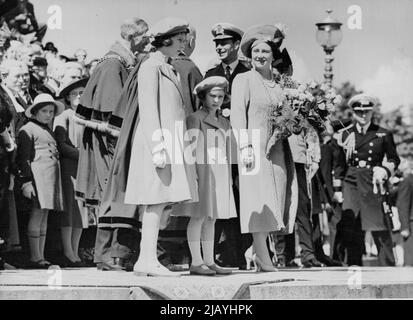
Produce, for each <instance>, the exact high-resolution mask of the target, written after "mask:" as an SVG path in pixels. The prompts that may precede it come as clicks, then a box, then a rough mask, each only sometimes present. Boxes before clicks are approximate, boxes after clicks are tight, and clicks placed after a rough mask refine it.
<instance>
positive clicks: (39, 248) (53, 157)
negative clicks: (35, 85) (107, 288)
mask: <svg viewBox="0 0 413 320" xmlns="http://www.w3.org/2000/svg"><path fill="white" fill-rule="evenodd" d="M63 110H64V105H63V104H62V103H60V102H57V101H55V100H54V99H53V98H52V96H50V95H49V94H39V95H38V96H37V97H36V98H35V99H34V103H33V105H31V106H30V107H29V108H28V109H27V110H26V116H27V117H28V118H30V120H29V122H28V123H27V124H25V125H24V126H23V127H21V129H20V132H19V139H18V141H19V146H18V156H17V162H18V166H19V171H20V178H21V179H22V182H23V186H22V192H23V195H24V196H25V197H26V198H28V199H31V200H32V204H33V208H32V211H31V213H30V219H29V225H28V228H27V234H28V238H29V246H30V267H32V268H48V267H49V266H50V265H51V263H50V262H48V261H47V260H45V258H44V247H45V243H46V232H47V218H48V214H49V211H50V210H56V211H62V210H63V195H62V187H61V177H60V165H59V152H58V149H57V142H56V140H55V138H54V135H53V132H52V130H51V129H50V128H51V124H52V121H53V119H54V117H55V116H57V115H59V114H60V113H62V112H63Z"/></svg>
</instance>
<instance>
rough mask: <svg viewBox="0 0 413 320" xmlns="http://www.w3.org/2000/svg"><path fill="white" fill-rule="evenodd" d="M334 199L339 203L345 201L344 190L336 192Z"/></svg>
mask: <svg viewBox="0 0 413 320" xmlns="http://www.w3.org/2000/svg"><path fill="white" fill-rule="evenodd" d="M333 200H335V201H336V202H338V203H343V201H344V198H343V192H341V191H336V192H334V195H333Z"/></svg>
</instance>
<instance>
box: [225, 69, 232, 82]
mask: <svg viewBox="0 0 413 320" xmlns="http://www.w3.org/2000/svg"><path fill="white" fill-rule="evenodd" d="M225 78H227V80H228V81H229V78H231V67H230V66H226V68H225Z"/></svg>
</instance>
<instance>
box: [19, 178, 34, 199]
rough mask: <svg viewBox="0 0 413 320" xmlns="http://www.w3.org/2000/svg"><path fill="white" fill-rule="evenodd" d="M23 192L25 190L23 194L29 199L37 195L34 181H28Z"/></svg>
mask: <svg viewBox="0 0 413 320" xmlns="http://www.w3.org/2000/svg"><path fill="white" fill-rule="evenodd" d="M22 192H23V195H24V196H25V197H26V198H28V199H31V198H33V197H35V196H36V192H35V191H34V187H33V183H31V182H28V183H26V184H24V185H23V187H22Z"/></svg>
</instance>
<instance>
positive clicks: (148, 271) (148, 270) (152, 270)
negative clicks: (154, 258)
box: [133, 263, 181, 277]
mask: <svg viewBox="0 0 413 320" xmlns="http://www.w3.org/2000/svg"><path fill="white" fill-rule="evenodd" d="M133 274H134V275H135V276H138V277H180V276H181V274H179V273H176V272H172V271H169V270H168V269H167V268H165V267H164V266H163V265H161V264H160V263H159V264H157V265H148V266H142V265H136V264H135V266H134V267H133Z"/></svg>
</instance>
